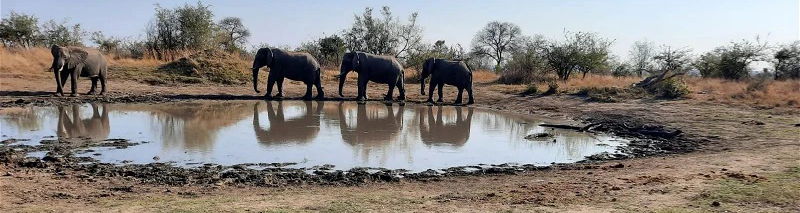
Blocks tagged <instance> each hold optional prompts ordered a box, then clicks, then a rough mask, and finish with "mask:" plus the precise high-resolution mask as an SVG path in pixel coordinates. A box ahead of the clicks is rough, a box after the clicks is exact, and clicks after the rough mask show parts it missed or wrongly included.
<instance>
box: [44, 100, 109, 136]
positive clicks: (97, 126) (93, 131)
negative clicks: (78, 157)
mask: <svg viewBox="0 0 800 213" xmlns="http://www.w3.org/2000/svg"><path fill="white" fill-rule="evenodd" d="M91 107H92V117H91V118H89V119H81V109H80V107H79V106H78V105H72V113H71V114H72V118H70V115H69V114H68V113H67V109H65V108H64V107H63V106H59V107H58V124H57V125H58V126H57V128H56V135H58V137H63V138H77V137H88V138H91V139H94V140H105V139H106V138H107V137H108V135H109V133H110V132H111V126H110V125H109V122H108V106H107V105H105V104H103V111H102V113H101V112H100V110H99V109H98V106H97V104H91Z"/></svg>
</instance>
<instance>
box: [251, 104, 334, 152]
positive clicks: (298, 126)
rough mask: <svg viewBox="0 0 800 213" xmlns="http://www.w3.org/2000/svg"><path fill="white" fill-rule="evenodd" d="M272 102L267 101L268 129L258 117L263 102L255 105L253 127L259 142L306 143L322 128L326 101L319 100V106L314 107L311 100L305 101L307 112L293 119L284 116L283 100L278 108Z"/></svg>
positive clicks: (268, 143) (267, 143)
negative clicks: (323, 108) (321, 114)
mask: <svg viewBox="0 0 800 213" xmlns="http://www.w3.org/2000/svg"><path fill="white" fill-rule="evenodd" d="M272 103H273V102H272V101H266V104H267V119H268V121H269V129H266V130H265V129H263V128H261V119H260V118H259V117H258V112H259V110H258V106H260V105H261V102H258V103H256V104H255V105H254V106H253V129H254V130H255V133H256V139H257V140H258V142H260V143H262V144H265V145H286V144H290V143H306V142H309V141H311V140H313V139H314V138H316V137H317V134H318V133H319V128H320V127H319V125H320V117H321V116H320V113H321V112H322V107H323V106H324V105H325V102H321V101H320V102H317V106H316V107H315V108H312V105H313V104H312V102H311V101H303V104H304V105H305V109H306V112H305V114H304V115H303V116H300V117H299V118H291V119H286V118H285V117H284V108H283V102H280V101H279V102H277V105H278V107H277V110H276V109H274V107H273V104H272ZM312 110H313V111H312Z"/></svg>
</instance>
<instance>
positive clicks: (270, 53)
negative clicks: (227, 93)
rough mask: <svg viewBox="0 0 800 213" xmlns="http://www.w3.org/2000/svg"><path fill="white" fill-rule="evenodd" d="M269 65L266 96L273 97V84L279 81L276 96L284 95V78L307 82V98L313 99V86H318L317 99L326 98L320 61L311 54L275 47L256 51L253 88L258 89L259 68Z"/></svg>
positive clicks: (305, 96)
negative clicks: (321, 78)
mask: <svg viewBox="0 0 800 213" xmlns="http://www.w3.org/2000/svg"><path fill="white" fill-rule="evenodd" d="M263 66H267V67H269V77H268V79H267V94H266V95H264V97H266V98H272V86H273V85H275V83H278V94H277V95H275V97H276V98H281V97H283V78H288V79H291V80H295V81H302V82H303V83H305V84H306V94H305V95H304V96H303V99H305V100H311V86H316V87H317V97H316V98H317V99H323V98H325V92H323V91H322V83H321V82H320V77H319V75H320V69H319V63H318V62H317V60H316V59H314V57H313V56H311V54H308V53H299V52H288V51H283V50H280V49H275V48H261V49H259V50H258V53H256V58H255V60H253V89H254V90H255V91H256V92H261V91H259V90H258V70H259V69H260V68H261V67H263Z"/></svg>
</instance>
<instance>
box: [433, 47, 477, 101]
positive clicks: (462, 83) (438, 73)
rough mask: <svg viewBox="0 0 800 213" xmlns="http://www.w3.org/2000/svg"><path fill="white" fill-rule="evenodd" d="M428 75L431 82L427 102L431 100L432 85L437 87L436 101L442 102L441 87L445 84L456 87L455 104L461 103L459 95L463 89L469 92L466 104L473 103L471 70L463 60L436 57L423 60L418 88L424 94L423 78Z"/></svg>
mask: <svg viewBox="0 0 800 213" xmlns="http://www.w3.org/2000/svg"><path fill="white" fill-rule="evenodd" d="M428 76H430V77H431V83H430V88H429V91H428V92H429V93H428V100H427V102H429V103H432V102H433V90H434V89H435V88H434V87H439V99H438V100H437V102H442V87H443V86H444V85H445V84H447V85H453V86H456V88H458V97H456V101H455V104H461V95H462V93H463V92H464V90H465V89H466V90H467V92H468V93H469V101H468V102H467V104H473V103H475V100H474V99H473V98H472V71H471V70H470V69H469V67H468V66H467V64H465V63H464V62H463V61H451V60H444V59H436V58H429V59H427V60H425V63H424V64H423V67H422V73H421V74H420V78H421V79H420V83H419V84H420V85H419V90H420V94H422V95H425V79H426V78H428Z"/></svg>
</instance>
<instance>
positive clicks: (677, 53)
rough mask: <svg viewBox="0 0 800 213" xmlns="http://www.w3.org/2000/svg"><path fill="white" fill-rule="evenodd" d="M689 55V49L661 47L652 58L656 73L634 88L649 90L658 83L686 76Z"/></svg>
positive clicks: (689, 60) (689, 59) (689, 61)
mask: <svg viewBox="0 0 800 213" xmlns="http://www.w3.org/2000/svg"><path fill="white" fill-rule="evenodd" d="M690 53H691V50H690V49H686V48H673V47H670V46H663V47H662V48H661V51H659V53H658V54H656V55H655V56H654V57H653V60H654V61H655V65H656V69H657V70H658V73H657V74H654V75H651V76H650V77H647V78H645V79H644V80H642V81H640V82H639V83H636V85H635V86H638V87H642V88H651V87H653V86H654V85H656V84H657V83H659V82H662V81H664V80H669V79H671V78H674V77H677V76H681V75H684V74H686V72H687V71H689V68H690V66H689V65H690V64H691V55H690Z"/></svg>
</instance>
